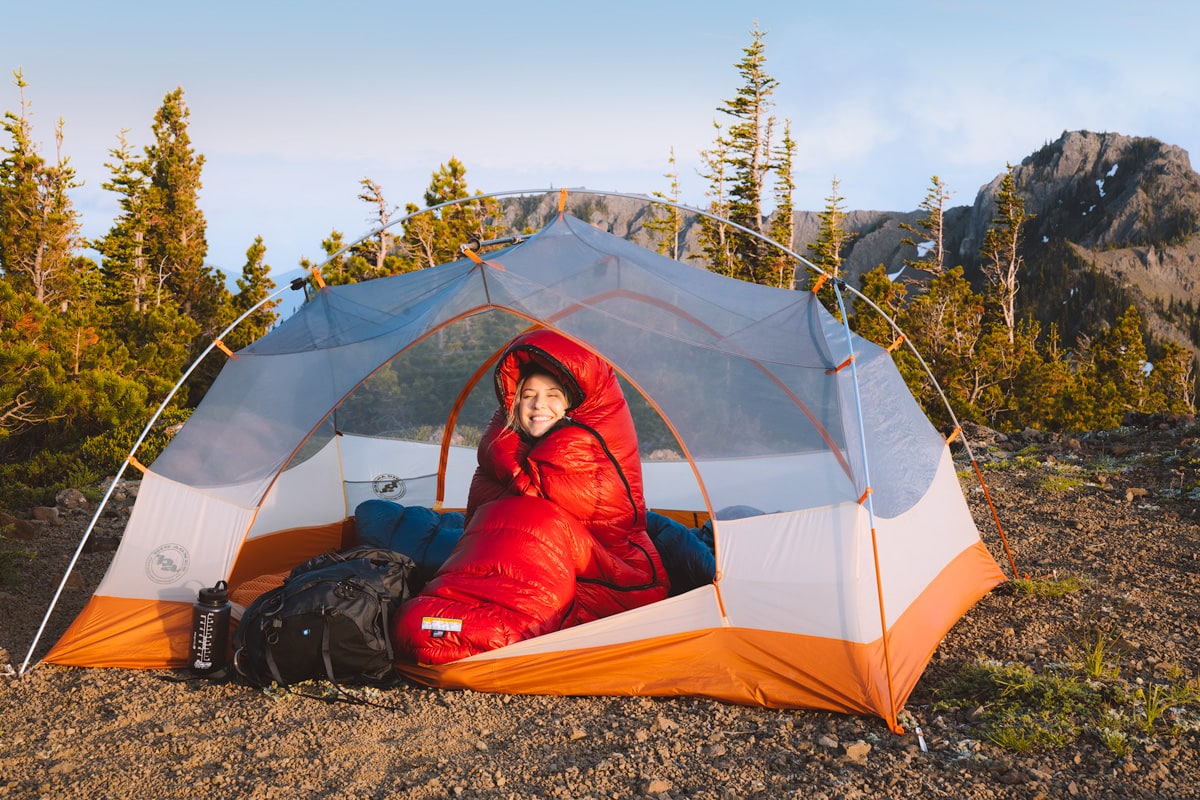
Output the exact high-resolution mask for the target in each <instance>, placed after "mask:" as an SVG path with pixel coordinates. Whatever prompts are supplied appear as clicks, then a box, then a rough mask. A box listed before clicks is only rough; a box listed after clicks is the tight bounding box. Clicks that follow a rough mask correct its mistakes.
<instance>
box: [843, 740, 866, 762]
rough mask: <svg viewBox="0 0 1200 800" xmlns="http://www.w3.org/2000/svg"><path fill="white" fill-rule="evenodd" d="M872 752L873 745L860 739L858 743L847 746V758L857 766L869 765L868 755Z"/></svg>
mask: <svg viewBox="0 0 1200 800" xmlns="http://www.w3.org/2000/svg"><path fill="white" fill-rule="evenodd" d="M870 752H871V745H869V744H867V743H866V742H864V741H863V740H862V739H859V740H858V741H856V742H852V743H851V744H848V745H846V758H848V759H849V760H851V761H853V762H854V763H855V764H865V763H867V755H868V754H869V753H870Z"/></svg>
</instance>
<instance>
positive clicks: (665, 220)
mask: <svg viewBox="0 0 1200 800" xmlns="http://www.w3.org/2000/svg"><path fill="white" fill-rule="evenodd" d="M667 162H668V163H669V164H670V165H671V166H670V170H669V171H668V172H665V173H663V177H664V178H667V179H669V180H670V181H671V184H670V187H671V188H670V194H669V195H667V194H663V193H662V192H654V197H657V198H659V199H660V200H669V201H671V203H672V205H669V206H662V207H661V208H660V207H659V205H658V204H655V203H651V204H650V209H649V213H648V215H647V217H646V221H645V222H644V223H643V225H642V226H643V227H644V228H645V229H646V230H647V231H648V232H649V233H650V235H651V237H652V238H653V240H654V241H655V250H656V251H657V252H658V253H659V254H660V255H665V256H667V257H669V258H673V259H675V260H676V261H678V260H679V257H680V256H681V255H682V254H683V211H682V210H680V208H679V168H678V166H677V165H676V163H675V148H674V147H672V148H671V157H670V158H669V159H667Z"/></svg>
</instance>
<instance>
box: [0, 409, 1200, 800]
mask: <svg viewBox="0 0 1200 800" xmlns="http://www.w3.org/2000/svg"><path fill="white" fill-rule="evenodd" d="M1139 422H1141V423H1142V424H1141V425H1139V426H1137V427H1128V428H1121V429H1119V430H1116V431H1107V432H1103V433H1096V434H1090V435H1087V436H1081V437H1078V438H1063V437H1055V436H1048V435H1044V434H1039V433H1036V432H1032V431H1028V432H1026V433H1025V434H1023V435H1020V436H1014V437H1007V438H1006V437H1000V436H997V435H995V434H993V433H992V432H990V431H986V430H978V429H975V430H972V431H971V434H972V436H971V441H972V445H973V450H974V452H975V454H976V456H977V460H978V462H979V464H980V466H981V469H982V473H983V475H984V481H985V483H986V485H987V487H988V494H990V496H991V499H992V501H993V502H994V504H995V507H996V509H997V512H998V514H999V518H1000V522H1001V524H1002V526H1003V528H1004V532H1005V534H1006V538H1007V544H1008V548H1007V550H1006V548H1005V545H1004V543H1003V541H1002V540H1001V537H1000V535H999V533H998V532H997V528H996V525H995V524H994V522H993V521H992V517H991V513H990V512H989V510H988V508H987V505H986V502H985V493H984V492H983V491H982V490H981V489H980V485H979V482H978V480H976V479H975V477H974V475H973V473H972V470H971V468H970V465H969V463H968V462H967V461H966V460H964V457H963V455H962V454H960V456H959V459H960V461H961V464H960V467H961V474H962V476H963V486H964V489H965V490H966V492H967V496H968V498H969V500H970V502H971V504H972V507H973V508H974V510H975V511H976V519H977V520H978V521H979V525H980V529H981V532H982V534H983V537H984V539H985V541H987V542H988V544H989V546H990V547H991V549H992V552H993V553H994V554H995V556H996V558H997V560H998V561H999V562H1000V563H1001V564H1002V565H1003V566H1004V568H1005V571H1006V572H1008V571H1009V552H1011V556H1012V560H1013V562H1015V564H1016V567H1017V570H1018V572H1019V573H1020V574H1021V575H1023V576H1024V575H1028V580H1026V581H1015V582H1009V583H1008V584H1005V585H1003V586H1001V587H999V588H997V589H996V590H994V591H993V592H992V593H991V594H989V595H988V596H987V597H985V598H984V599H983V600H982V601H981V602H980V603H979V604H978V605H977V606H976V607H975V608H973V609H972V610H971V611H970V612H969V613H968V614H967V615H966V617H964V618H963V619H962V621H961V622H959V624H958V625H957V626H955V628H954V629H953V630H952V631H951V632H950V634H949V635H948V636H947V637H946V639H945V640H944V641H943V643H942V644H941V646H940V647H939V648H938V649H937V651H936V652H935V654H934V657H933V660H932V662H931V663H930V665H929V668H928V670H927V671H926V673H925V675H924V677H923V678H922V680H921V682H920V684H919V685H918V686H917V689H916V691H915V692H914V694H913V696H912V698H911V699H910V701H909V703H908V706H907V719H908V722H909V723H910V732H909V733H907V734H905V735H902V736H901V735H895V734H892V733H891V732H889V730H888V729H887V727H886V726H885V725H884V723H883V721H882V720H879V719H869V718H857V717H848V716H842V715H836V714H828V713H817V712H810V711H772V710H766V709H758V708H743V707H736V706H729V705H725V704H722V703H718V702H712V701H708V700H702V699H687V698H682V699H641V698H633V699H630V698H606V697H594V698H553V697H525V696H504V695H488V694H476V693H472V692H462V691H436V690H430V689H424V688H419V687H412V686H402V687H399V688H397V689H394V690H390V691H387V692H378V691H370V692H363V693H362V694H361V697H362V698H364V699H366V700H369V701H373V702H375V703H378V704H379V705H367V704H351V703H346V702H325V701H322V700H321V699H314V698H311V697H301V696H297V695H296V694H288V693H282V694H281V693H269V692H263V691H259V690H254V689H249V688H246V687H243V686H239V685H234V684H225V685H213V684H209V683H203V682H186V681H185V682H177V681H172V680H168V678H170V677H171V675H168V674H163V673H156V672H144V671H127V670H117V669H105V670H99V669H95V670H88V669H70V668H61V667H56V666H52V665H45V664H41V665H37V666H35V667H34V668H32V669H30V670H29V671H27V672H26V674H25V675H24V676H22V677H16V676H15V675H14V674H13V670H14V669H17V668H19V666H20V664H21V661H22V660H23V659H24V655H25V652H26V650H27V649H28V647H29V645H30V642H31V641H32V639H33V636H34V634H35V632H36V630H37V626H38V625H39V624H40V622H41V618H42V613H43V611H44V609H45V608H46V606H47V605H48V602H49V599H50V597H51V595H52V594H53V592H54V589H55V588H56V586H57V584H58V581H59V579H60V577H61V575H62V572H63V568H64V566H65V565H66V563H67V561H68V559H69V558H70V555H71V553H72V552H73V551H74V549H75V546H76V544H77V543H78V541H79V538H80V535H81V533H82V530H83V528H84V526H86V524H87V522H88V520H89V519H90V518H91V515H92V514H93V513H94V507H84V508H76V509H72V508H66V507H60V508H59V509H58V514H57V519H55V518H54V517H55V515H54V514H53V513H50V512H49V511H48V510H45V511H41V512H39V514H38V516H42V517H46V519H33V518H32V516H33V515H32V514H30V513H22V514H13V515H12V517H11V518H10V519H8V520H7V523H8V524H7V525H6V526H5V527H4V530H5V539H4V540H3V541H0V549H2V550H4V551H18V552H19V555H17V556H9V557H8V558H7V559H6V560H5V561H0V565H5V566H7V569H6V570H5V571H4V573H3V574H0V578H2V579H3V582H2V583H0V647H3V648H7V653H5V652H4V651H3V650H0V671H3V672H5V673H7V675H6V677H0V797H20V798H27V797H44V798H67V797H80V798H83V797H88V798H120V800H133V799H134V798H137V799H138V800H144V799H145V798H195V797H209V798H234V797H236V798H275V797H278V798H296V797H311V798H395V797H406V798H416V799H419V798H446V797H450V798H456V797H462V798H483V797H486V798H532V797H538V798H634V797H656V798H714V799H719V800H726V799H727V798H744V797H750V796H759V797H763V798H783V797H804V798H807V800H818V799H819V798H858V797H955V798H971V799H974V798H1060V797H1104V798H1137V797H1146V798H1150V797H1154V798H1175V797H1178V798H1196V797H1200V704H1198V701H1200V694H1197V693H1196V686H1197V685H1196V683H1195V681H1196V677H1197V675H1198V674H1200V652H1198V651H1200V647H1197V644H1198V642H1200V604H1198V602H1197V600H1198V598H1200V577H1198V573H1200V560H1198V556H1197V552H1198V551H1200V515H1198V511H1197V509H1198V508H1200V426H1198V425H1197V424H1196V423H1195V421H1194V420H1193V419H1191V418H1186V419H1184V418H1170V419H1164V418H1159V419H1148V420H1140V421H1139ZM68 500H69V499H68V498H64V501H65V502H66V501H68ZM127 502H128V501H118V502H117V503H115V504H114V506H113V510H112V511H111V512H110V513H109V514H108V515H106V516H104V517H103V518H102V519H101V522H100V524H99V525H98V527H97V531H96V533H95V534H94V541H95V544H94V545H92V546H89V548H88V552H85V553H83V554H82V556H81V557H80V561H79V565H78V568H77V570H76V572H75V574H74V576H73V577H72V578H71V580H70V582H69V583H68V585H67V588H66V589H65V591H64V593H63V597H62V600H61V601H60V604H59V609H58V611H57V612H56V613H55V615H54V616H53V617H52V619H51V621H50V624H49V625H48V627H47V631H46V633H45V635H44V637H43V641H42V643H41V644H40V645H39V647H38V654H40V653H42V652H44V651H45V650H46V649H47V648H48V647H49V645H50V644H51V643H52V642H53V641H54V640H55V639H56V638H57V636H58V635H59V634H60V633H61V632H62V630H63V629H64V628H65V627H66V625H67V624H68V623H69V621H70V620H71V618H72V617H73V616H74V614H75V612H77V611H78V610H79V608H80V607H81V606H82V604H83V603H84V601H85V600H86V598H87V596H88V595H89V593H90V592H91V591H92V589H93V588H94V587H95V585H96V583H97V581H98V580H99V578H100V576H101V575H102V574H103V571H104V569H105V566H106V564H107V562H108V560H109V558H110V557H111V550H112V548H113V547H114V546H115V543H116V541H117V539H118V538H119V536H120V531H121V527H122V523H123V519H124V516H123V514H122V511H121V509H122V505H123V503H127ZM68 504H69V503H68ZM2 522H5V520H0V523H2ZM18 523H19V524H18ZM1089 664H1090V665H1091V667H1090V669H1089ZM180 675H182V673H180ZM980 675H1002V676H1007V677H1008V679H1009V682H1008V683H1007V684H1002V685H1003V686H1008V691H1007V692H1006V693H1003V694H992V695H989V694H987V693H986V692H985V691H984V690H983V689H981V688H980V687H981V686H982V685H983V684H981V683H980V682H979V676H980ZM1013 676H1018V677H1019V676H1024V678H1025V681H1024V682H1025V683H1026V684H1029V685H1033V686H1035V687H1041V688H1040V689H1038V690H1037V691H1034V692H1033V693H1031V694H1029V695H1028V697H1025V700H1024V702H1025V705H1023V706H1021V705H1020V704H1019V703H1018V706H1017V708H1016V710H1015V711H1013V712H1012V713H1010V714H1009V715H1008V716H1004V715H1002V714H1001V713H1000V711H1001V709H1010V710H1011V707H1012V701H1013V700H1014V698H1017V699H1018V700H1019V699H1020V698H1021V697H1024V695H1022V694H1021V689H1020V687H1018V686H1017V684H1018V683H1021V681H1014V680H1012V678H1013ZM972 680H974V681H975V682H974V683H972V682H971V681H972ZM988 685H992V684H988ZM1046 687H1050V688H1046ZM1064 687H1066V688H1064ZM993 688H995V687H994V686H993ZM309 691H312V692H316V691H317V690H316V689H310V690H309ZM1039 692H1040V693H1039ZM1068 695H1069V697H1070V698H1072V703H1073V704H1071V705H1069V706H1064V705H1063V704H1062V702H1061V701H1062V698H1063V697H1064V696H1068ZM380 705H383V706H387V707H380ZM1101 706H1103V707H1104V708H1107V709H1109V710H1107V711H1105V710H1099V711H1098V710H1097V708H1099V707H1101ZM916 726H919V727H920V729H921V731H922V734H923V742H924V745H925V746H924V747H922V740H921V739H919V738H918V737H917V735H916V734H915V732H913V731H914V730H915V728H916ZM1047 730H1049V731H1050V732H1051V734H1050V735H1049V736H1040V737H1039V735H1037V734H1038V732H1039V731H1042V732H1044V731H1047ZM1031 732H1032V733H1031Z"/></svg>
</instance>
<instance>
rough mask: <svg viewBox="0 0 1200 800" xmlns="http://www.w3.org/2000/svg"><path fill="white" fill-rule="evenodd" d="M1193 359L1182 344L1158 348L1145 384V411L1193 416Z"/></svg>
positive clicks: (1194, 395)
mask: <svg viewBox="0 0 1200 800" xmlns="http://www.w3.org/2000/svg"><path fill="white" fill-rule="evenodd" d="M1194 366H1195V360H1194V358H1193V357H1192V353H1191V351H1190V350H1188V349H1187V348H1185V347H1183V346H1182V345H1180V344H1178V343H1176V342H1172V341H1168V342H1165V343H1164V344H1163V345H1162V347H1161V352H1160V353H1159V356H1158V358H1156V359H1155V360H1154V368H1153V370H1152V371H1151V372H1150V375H1149V380H1148V382H1147V393H1148V399H1147V403H1146V405H1147V410H1148V411H1165V412H1169V413H1172V414H1195V413H1196V376H1195V370H1194Z"/></svg>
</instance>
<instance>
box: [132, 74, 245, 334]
mask: <svg viewBox="0 0 1200 800" xmlns="http://www.w3.org/2000/svg"><path fill="white" fill-rule="evenodd" d="M189 115H190V112H189V111H188V108H187V105H186V104H185V103H184V100H183V89H182V88H176V89H175V91H173V92H170V93H168V94H167V95H166V97H164V98H163V104H162V106H161V107H160V108H159V109H158V111H157V112H156V113H155V115H154V123H153V125H152V132H153V135H154V143H153V144H151V145H149V146H148V147H146V153H145V164H144V167H145V172H146V175H147V177H148V179H149V181H148V184H147V186H146V194H145V203H144V213H145V214H146V222H147V228H146V243H147V246H146V255H147V258H148V260H149V267H150V269H151V271H152V274H156V275H157V278H158V280H161V281H162V282H163V284H164V285H165V286H166V287H167V288H168V289H169V290H170V292H171V294H172V295H173V296H174V298H175V300H176V302H177V303H178V304H179V308H180V310H182V311H183V313H185V314H187V315H188V316H189V317H191V319H192V320H194V321H195V322H196V323H197V325H198V326H199V329H200V335H199V338H198V340H197V341H196V342H195V343H194V344H193V347H192V353H193V355H194V354H196V353H198V352H199V351H200V350H202V349H203V348H204V347H207V346H208V342H209V341H210V340H211V337H213V336H215V335H216V334H217V333H218V332H219V330H220V328H221V322H222V320H223V319H225V318H226V317H227V313H226V312H227V306H228V302H229V291H228V290H227V289H226V288H225V276H224V275H223V274H222V273H221V272H220V271H219V270H214V269H213V268H212V267H210V266H207V265H206V264H205V263H204V258H205V255H206V253H207V250H208V245H207V243H206V241H205V230H206V223H205V221H204V214H203V213H202V212H201V210H200V207H199V204H198V200H199V192H200V188H201V182H200V172H201V169H202V168H203V166H204V156H203V155H198V154H196V153H194V152H193V150H192V144H191V138H190V137H189V135H188V117H189Z"/></svg>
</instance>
